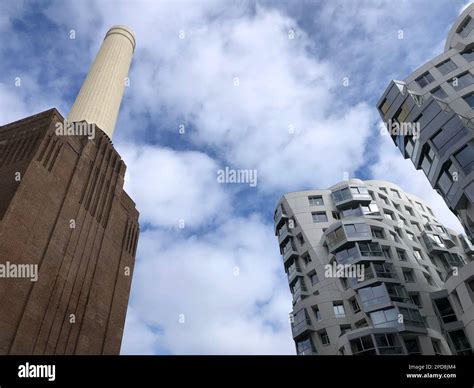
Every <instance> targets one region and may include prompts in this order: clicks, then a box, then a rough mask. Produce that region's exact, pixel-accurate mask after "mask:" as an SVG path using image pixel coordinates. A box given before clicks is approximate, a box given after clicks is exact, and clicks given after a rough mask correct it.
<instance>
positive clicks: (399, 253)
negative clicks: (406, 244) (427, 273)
mask: <svg viewBox="0 0 474 388" xmlns="http://www.w3.org/2000/svg"><path fill="white" fill-rule="evenodd" d="M397 256H398V258H399V259H400V260H401V261H407V255H406V253H405V251H402V250H401V249H397Z"/></svg>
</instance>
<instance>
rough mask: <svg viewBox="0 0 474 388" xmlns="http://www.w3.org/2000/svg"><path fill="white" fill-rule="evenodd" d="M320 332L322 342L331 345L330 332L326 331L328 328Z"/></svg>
mask: <svg viewBox="0 0 474 388" xmlns="http://www.w3.org/2000/svg"><path fill="white" fill-rule="evenodd" d="M318 334H319V338H320V339H321V342H322V343H323V345H325V346H326V345H329V344H330V343H331V342H330V341H329V336H328V333H327V332H326V329H323V330H321V331H319V332H318Z"/></svg>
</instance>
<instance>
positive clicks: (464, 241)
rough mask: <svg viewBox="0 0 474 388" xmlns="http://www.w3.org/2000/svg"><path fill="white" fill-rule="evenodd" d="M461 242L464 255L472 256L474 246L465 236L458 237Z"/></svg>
mask: <svg viewBox="0 0 474 388" xmlns="http://www.w3.org/2000/svg"><path fill="white" fill-rule="evenodd" d="M459 238H460V240H461V244H462V247H463V249H464V253H467V254H473V253H474V245H472V243H471V241H470V240H469V238H468V237H467V236H466V235H465V234H461V235H460V236H459Z"/></svg>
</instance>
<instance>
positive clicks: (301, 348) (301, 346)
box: [296, 337, 316, 356]
mask: <svg viewBox="0 0 474 388" xmlns="http://www.w3.org/2000/svg"><path fill="white" fill-rule="evenodd" d="M296 350H297V353H298V355H299V356H303V355H307V354H313V353H316V349H315V347H314V345H313V342H312V341H311V338H310V337H308V338H305V339H303V340H301V341H298V342H296Z"/></svg>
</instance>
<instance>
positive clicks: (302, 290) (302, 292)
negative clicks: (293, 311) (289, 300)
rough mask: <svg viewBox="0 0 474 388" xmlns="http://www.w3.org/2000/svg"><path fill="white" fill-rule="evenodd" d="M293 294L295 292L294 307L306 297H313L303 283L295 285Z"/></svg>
mask: <svg viewBox="0 0 474 388" xmlns="http://www.w3.org/2000/svg"><path fill="white" fill-rule="evenodd" d="M292 292H293V305H295V304H296V303H298V302H299V301H300V300H301V299H304V297H307V296H309V295H311V293H310V292H309V291H308V289H307V288H306V285H305V284H303V283H301V281H300V282H298V283H296V284H295V285H294V287H293V289H292Z"/></svg>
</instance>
